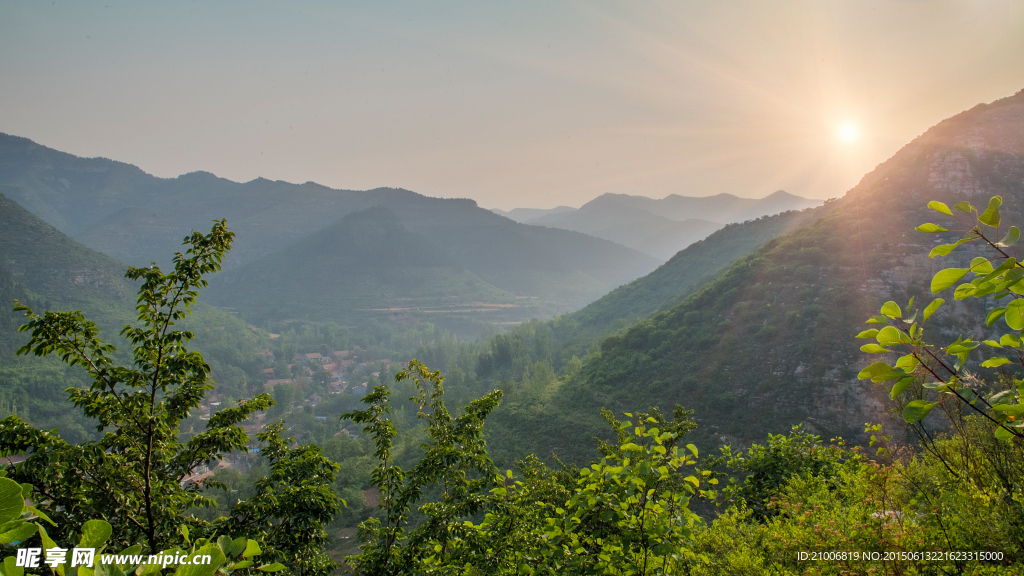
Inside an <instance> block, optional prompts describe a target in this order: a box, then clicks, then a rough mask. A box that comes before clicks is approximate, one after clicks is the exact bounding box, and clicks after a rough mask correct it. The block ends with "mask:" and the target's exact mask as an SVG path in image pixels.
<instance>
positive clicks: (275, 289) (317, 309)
mask: <svg viewBox="0 0 1024 576" xmlns="http://www.w3.org/2000/svg"><path fill="white" fill-rule="evenodd" d="M207 296H208V298H209V299H210V301H211V302H214V303H216V304H218V305H221V306H223V307H233V308H236V309H239V310H244V311H246V314H247V315H249V316H253V317H257V318H260V319H269V320H280V319H287V318H296V317H299V318H315V319H318V320H334V321H338V322H344V321H351V320H352V319H354V318H358V317H360V316H369V315H372V314H373V313H374V312H385V313H386V312H389V311H390V313H391V314H392V315H398V314H401V313H402V312H404V311H408V310H414V311H415V310H419V311H421V313H422V314H430V313H444V312H446V311H449V310H453V309H454V310H458V309H466V310H470V311H471V310H472V309H474V308H480V307H481V306H482V305H487V304H491V305H507V304H513V303H515V297H514V296H513V295H512V294H511V293H509V292H505V291H503V290H500V289H498V288H495V287H494V286H492V285H490V284H488V283H487V282H484V281H482V280H480V279H479V278H477V277H476V276H475V275H473V274H472V273H470V272H468V271H467V270H466V269H465V268H463V267H461V266H459V265H458V264H456V262H455V260H454V259H453V258H452V257H451V256H449V255H448V254H447V253H445V252H444V251H442V250H440V249H439V248H437V246H435V245H434V244H433V243H431V242H430V241H429V240H428V239H427V238H426V237H425V236H423V235H421V234H417V233H415V232H412V231H410V230H409V229H408V228H406V227H405V226H404V225H403V224H402V223H401V222H400V221H399V220H398V217H397V216H395V214H394V213H392V212H391V211H390V210H388V209H387V208H382V207H374V208H369V209H367V210H364V211H361V212H355V213H353V214H349V215H347V216H345V217H344V218H342V219H341V220H340V221H339V222H337V223H335V224H333V225H331V226H328V227H326V228H324V229H322V230H318V231H317V232H314V233H313V234H312V235H310V236H307V237H306V238H304V239H302V240H300V241H299V242H297V243H296V244H294V245H293V246H290V247H288V248H286V249H284V250H282V251H280V252H277V253H275V254H272V255H270V256H265V257H263V258H261V259H259V260H256V261H255V262H251V263H249V264H246V265H244V266H242V267H240V268H236V269H234V270H232V271H229V272H226V273H224V274H223V275H222V276H221V277H220V278H216V279H215V280H213V282H212V284H211V287H210V289H209V290H208V294H207ZM377 316H382V314H377Z"/></svg>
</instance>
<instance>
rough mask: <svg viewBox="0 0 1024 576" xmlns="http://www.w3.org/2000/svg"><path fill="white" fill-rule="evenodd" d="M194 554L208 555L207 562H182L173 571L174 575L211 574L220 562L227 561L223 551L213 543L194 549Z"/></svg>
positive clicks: (200, 575) (197, 575) (209, 575)
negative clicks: (208, 559) (208, 561)
mask: <svg viewBox="0 0 1024 576" xmlns="http://www.w3.org/2000/svg"><path fill="white" fill-rule="evenodd" d="M193 554H194V555H204V554H209V555H210V563H209V564H182V565H180V566H178V569H177V570H175V571H174V576H213V574H214V573H215V572H216V571H217V569H218V568H220V566H221V564H223V563H224V562H226V561H227V558H226V557H225V556H224V553H223V552H221V549H220V548H219V547H218V546H216V545H215V544H207V545H205V546H201V547H200V548H199V549H198V550H196V551H195V552H194V553H193Z"/></svg>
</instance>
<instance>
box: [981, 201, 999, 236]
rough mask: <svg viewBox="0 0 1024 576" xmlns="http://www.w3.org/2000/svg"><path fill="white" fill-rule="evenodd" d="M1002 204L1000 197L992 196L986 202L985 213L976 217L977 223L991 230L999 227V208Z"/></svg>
mask: <svg viewBox="0 0 1024 576" xmlns="http://www.w3.org/2000/svg"><path fill="white" fill-rule="evenodd" d="M1002 204H1003V197H1002V196H993V197H992V199H990V200H989V201H988V208H986V209H985V212H984V213H982V214H981V215H980V216H978V221H979V222H981V223H982V224H987V225H989V226H991V227H993V228H995V227H997V226H999V207H1000V206H1002Z"/></svg>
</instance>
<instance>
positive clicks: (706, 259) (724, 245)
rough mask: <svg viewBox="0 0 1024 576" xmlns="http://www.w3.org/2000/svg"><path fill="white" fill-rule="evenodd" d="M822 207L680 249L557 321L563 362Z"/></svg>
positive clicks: (730, 228)
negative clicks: (642, 273)
mask: <svg viewBox="0 0 1024 576" xmlns="http://www.w3.org/2000/svg"><path fill="white" fill-rule="evenodd" d="M825 210H826V208H813V209H808V210H803V211H790V212H784V213H782V214H776V215H774V216H766V217H764V218H758V219H756V220H751V221H748V222H743V223H740V224H729V225H727V226H726V227H724V228H722V229H721V230H719V231H717V232H715V233H714V234H712V235H710V236H708V237H707V238H705V239H703V240H700V241H697V242H695V243H693V244H691V245H690V246H688V247H687V248H686V249H684V250H681V251H680V252H679V253H678V254H676V255H675V256H673V257H672V259H671V260H669V261H668V262H666V263H665V264H662V265H661V266H659V267H658V269H657V270H655V271H654V272H651V273H650V274H648V275H646V276H644V277H642V278H638V279H636V280H634V281H632V282H630V283H629V284H626V285H623V286H620V287H619V288H616V289H615V290H613V291H611V292H609V293H608V294H606V295H604V296H602V297H601V298H600V299H599V300H596V301H595V302H592V303H590V304H588V305H587V306H586V307H584V308H582V309H581V310H578V311H576V312H573V313H571V314H566V315H564V316H562V317H561V318H559V321H558V323H557V324H556V327H555V337H556V340H557V341H558V342H559V347H560V348H561V349H563V352H562V353H561V356H562V357H563V359H565V358H567V357H568V356H571V355H577V356H580V357H583V356H584V354H585V351H586V349H587V347H589V346H590V345H591V344H593V343H594V342H595V341H597V339H599V338H601V337H603V336H605V335H607V334H608V333H609V332H614V331H618V330H621V329H623V328H626V327H628V326H630V325H631V324H633V323H635V322H637V321H639V320H641V319H643V318H645V317H647V316H648V315H650V314H651V313H653V312H655V311H656V310H659V309H662V308H669V307H671V306H673V305H675V304H677V303H679V302H680V301H681V300H683V299H684V298H685V297H687V296H689V295H690V294H692V293H693V292H694V291H696V290H698V289H700V287H702V286H703V285H704V284H705V283H707V282H710V281H711V280H712V279H713V277H714V275H715V274H717V273H719V272H721V271H722V270H724V269H726V268H728V267H729V266H730V265H731V264H732V263H733V262H734V261H735V260H736V259H738V258H741V257H743V256H746V255H747V254H750V253H751V252H753V251H754V250H755V249H757V248H758V247H759V246H760V245H762V244H764V243H765V242H767V241H769V240H771V239H772V238H775V237H776V236H779V235H781V234H784V233H785V232H786V231H788V230H791V229H793V228H796V227H798V226H801V225H804V224H806V223H808V222H811V221H813V220H815V219H817V218H819V217H820V216H821V215H822V214H823V213H824V212H825Z"/></svg>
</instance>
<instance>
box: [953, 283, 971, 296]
mask: <svg viewBox="0 0 1024 576" xmlns="http://www.w3.org/2000/svg"><path fill="white" fill-rule="evenodd" d="M976 290H977V288H976V287H975V286H974V285H973V284H961V285H959V286H957V287H956V291H955V292H953V299H954V300H963V299H965V298H970V297H971V296H973V295H974V292H975V291H976Z"/></svg>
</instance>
